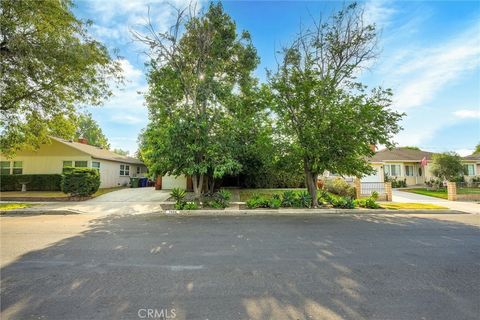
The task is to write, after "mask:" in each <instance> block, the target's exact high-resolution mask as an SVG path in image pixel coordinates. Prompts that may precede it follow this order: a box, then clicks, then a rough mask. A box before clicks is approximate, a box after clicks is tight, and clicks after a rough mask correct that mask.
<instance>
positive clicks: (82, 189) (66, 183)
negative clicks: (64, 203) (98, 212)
mask: <svg viewBox="0 0 480 320" xmlns="http://www.w3.org/2000/svg"><path fill="white" fill-rule="evenodd" d="M99 187H100V174H99V173H98V171H97V170H96V169H90V168H75V169H73V170H71V171H68V172H65V173H64V174H63V176H62V191H63V192H64V193H68V194H70V195H71V196H81V197H87V196H91V195H92V194H94V193H95V192H97V190H98V188H99Z"/></svg>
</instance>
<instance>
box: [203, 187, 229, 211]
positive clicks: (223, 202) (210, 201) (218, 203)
mask: <svg viewBox="0 0 480 320" xmlns="http://www.w3.org/2000/svg"><path fill="white" fill-rule="evenodd" d="M231 197H232V193H231V192H230V191H227V190H225V189H220V190H219V191H218V192H216V193H214V194H213V195H212V194H208V195H205V196H204V197H203V199H202V202H203V206H204V207H209V208H214V209H225V208H227V207H228V206H229V205H230V198H231Z"/></svg>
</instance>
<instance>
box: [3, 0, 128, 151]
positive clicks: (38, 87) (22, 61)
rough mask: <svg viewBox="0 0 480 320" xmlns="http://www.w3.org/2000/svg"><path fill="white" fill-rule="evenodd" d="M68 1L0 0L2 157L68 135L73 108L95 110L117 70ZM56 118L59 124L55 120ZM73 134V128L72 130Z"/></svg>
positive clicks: (107, 91) (114, 63)
mask: <svg viewBox="0 0 480 320" xmlns="http://www.w3.org/2000/svg"><path fill="white" fill-rule="evenodd" d="M71 8H72V2H71V1H69V0H61V1H59V0H42V1H39V0H2V1H0V12H1V14H0V79H1V81H0V89H1V92H2V94H1V96H0V110H1V118H0V125H1V127H2V129H1V138H0V147H1V149H2V152H3V153H4V154H7V155H14V154H15V152H16V151H17V150H19V149H21V148H38V147H39V145H40V144H41V143H42V142H45V141H47V140H48V135H50V134H56V135H62V134H66V135H69V134H71V133H72V131H69V132H64V128H65V124H67V123H69V126H70V128H69V130H71V129H72V128H73V127H72V125H71V124H72V119H74V117H75V113H76V109H77V107H76V106H78V105H81V104H89V105H99V104H100V103H101V102H102V101H103V100H104V99H105V98H107V97H108V96H109V95H110V94H111V91H110V89H109V83H108V81H109V80H110V79H115V80H118V79H121V76H120V71H121V69H120V66H119V64H118V63H117V62H116V61H113V60H112V58H111V56H110V54H109V53H108V51H107V49H106V48H105V46H103V45H102V44H101V43H99V42H98V41H96V40H94V39H92V38H91V37H90V36H89V35H88V33H87V31H86V27H87V26H88V25H89V24H90V22H88V21H87V22H84V21H81V20H79V19H77V18H76V17H75V16H74V14H73V13H72V11H71ZM59 119H60V120H61V121H59ZM73 130H74V129H73Z"/></svg>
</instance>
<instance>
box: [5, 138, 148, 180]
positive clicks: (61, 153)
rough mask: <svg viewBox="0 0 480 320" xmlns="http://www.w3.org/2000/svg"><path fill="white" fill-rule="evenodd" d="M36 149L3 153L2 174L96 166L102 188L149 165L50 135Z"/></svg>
mask: <svg viewBox="0 0 480 320" xmlns="http://www.w3.org/2000/svg"><path fill="white" fill-rule="evenodd" d="M50 140H51V143H48V144H43V145H41V146H40V148H39V149H38V150H36V151H32V150H23V151H19V152H17V154H16V155H15V157H14V158H12V159H9V158H6V157H5V156H4V155H3V154H1V153H0V160H1V163H0V170H1V172H0V173H1V174H55V173H58V174H61V173H62V172H63V170H64V168H66V167H77V168H95V169H97V170H99V172H100V181H101V183H100V188H111V187H117V186H125V185H127V184H128V183H129V182H130V178H131V177H143V176H145V174H146V173H147V167H146V166H145V165H144V164H143V162H142V161H140V160H138V159H135V158H132V157H127V156H122V155H119V154H116V153H114V152H112V151H110V150H106V149H102V148H99V147H96V146H91V145H89V144H87V141H86V139H79V141H78V142H74V141H69V140H64V139H60V138H55V137H50Z"/></svg>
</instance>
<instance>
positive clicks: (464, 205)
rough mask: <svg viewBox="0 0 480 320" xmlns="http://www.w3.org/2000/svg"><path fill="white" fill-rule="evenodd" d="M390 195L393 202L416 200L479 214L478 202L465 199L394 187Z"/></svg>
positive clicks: (479, 206)
mask: <svg viewBox="0 0 480 320" xmlns="http://www.w3.org/2000/svg"><path fill="white" fill-rule="evenodd" d="M392 192H393V193H392V197H393V199H392V200H393V201H394V202H418V203H431V204H436V205H439V206H444V207H447V208H449V209H452V210H458V211H462V212H467V213H474V214H480V204H478V203H476V202H473V201H471V202H466V201H448V200H445V199H440V198H435V197H428V196H424V195H421V194H416V193H411V192H405V191H401V190H396V189H394V190H393V191H392Z"/></svg>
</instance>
